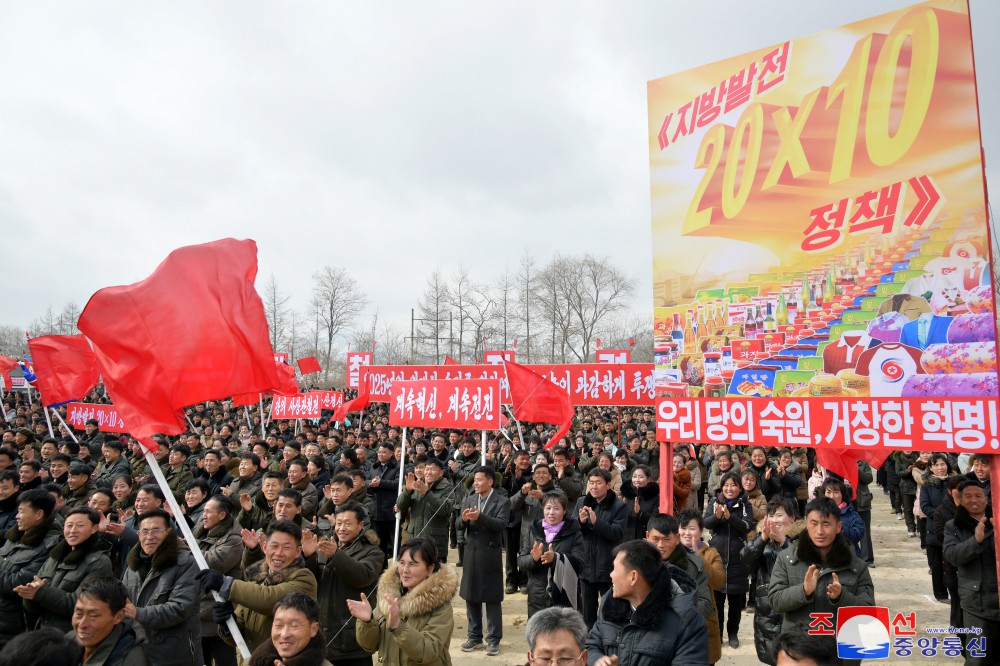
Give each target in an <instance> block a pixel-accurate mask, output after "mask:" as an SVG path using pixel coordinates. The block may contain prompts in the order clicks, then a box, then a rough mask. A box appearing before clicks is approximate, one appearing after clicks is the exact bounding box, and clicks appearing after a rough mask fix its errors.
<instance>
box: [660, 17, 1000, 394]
mask: <svg viewBox="0 0 1000 666" xmlns="http://www.w3.org/2000/svg"><path fill="white" fill-rule="evenodd" d="M648 101H649V150H650V172H651V197H652V229H653V280H654V307H655V317H654V321H655V327H656V330H655V340H656V342H655V344H656V374H657V383H658V385H665V384H666V383H668V382H670V383H671V387H670V388H669V390H667V389H664V391H663V392H662V395H678V396H680V395H685V394H686V395H687V396H688V397H712V398H719V397H722V396H727V397H729V398H737V399H740V398H746V397H801V398H806V397H817V396H831V397H834V396H839V397H842V398H844V397H855V398H859V399H864V401H866V402H868V403H871V402H872V401H873V399H878V400H875V402H879V401H880V400H881V399H895V398H900V397H909V398H931V399H942V400H945V401H948V400H951V399H953V398H963V397H968V398H984V397H991V396H996V395H997V365H996V342H995V340H996V325H995V315H994V310H995V305H994V297H993V291H992V278H991V270H990V265H989V241H988V232H987V217H986V212H985V195H984V182H983V170H982V162H981V148H980V136H979V114H978V106H977V98H976V88H975V76H974V68H973V58H972V44H971V32H970V24H969V13H968V5H967V2H966V1H965V0H932V1H930V2H926V3H923V4H920V5H915V6H913V7H910V8H906V9H902V10H899V11H895V12H891V13H888V14H884V15H881V16H877V17H874V18H871V19H867V20H864V21H859V22H856V23H852V24H850V25H846V26H841V27H839V28H835V29H831V30H828V31H825V32H822V33H819V34H815V35H811V36H808V37H802V38H796V39H790V40H789V41H788V42H786V43H784V44H777V45H773V46H769V47H766V48H762V49H760V50H758V51H754V52H751V53H747V54H745V55H741V56H736V57H733V58H729V59H727V60H723V61H720V62H716V63H712V64H709V65H705V66H703V67H699V68H697V69H694V70H690V71H686V72H682V73H679V74H674V75H671V76H666V77H663V78H661V79H657V80H654V81H651V82H649V84H648ZM718 377H721V378H722V382H721V384H720V382H719V379H718ZM710 378H711V379H710ZM683 384H686V387H685V386H681V385H683ZM678 387H680V388H678ZM678 391H679V392H678Z"/></svg>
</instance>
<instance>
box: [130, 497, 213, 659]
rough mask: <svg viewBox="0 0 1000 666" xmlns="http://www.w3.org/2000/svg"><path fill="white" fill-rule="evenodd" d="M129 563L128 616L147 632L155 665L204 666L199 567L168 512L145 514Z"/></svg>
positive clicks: (155, 510) (160, 511) (160, 510)
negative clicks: (137, 541)
mask: <svg viewBox="0 0 1000 666" xmlns="http://www.w3.org/2000/svg"><path fill="white" fill-rule="evenodd" d="M125 561H126V565H127V566H126V568H125V570H124V572H123V575H122V582H123V583H125V588H126V589H127V590H128V597H129V602H128V603H127V604H126V605H125V616H126V617H129V618H131V619H133V620H136V621H138V622H139V623H140V624H141V625H142V626H143V627H144V628H145V629H146V630H147V634H148V639H149V663H150V666H182V665H184V666H187V665H188V664H201V663H203V662H202V651H201V622H200V620H199V615H198V610H199V604H198V602H199V601H200V599H201V586H200V585H199V583H198V581H197V579H196V578H195V574H196V573H197V572H198V566H197V564H196V563H195V561H194V558H193V557H192V556H191V553H189V552H188V551H186V550H181V548H180V540H179V539H178V538H177V534H175V533H174V530H173V529H171V527H170V515H169V514H167V512H166V511H163V510H162V509H152V510H150V511H147V512H146V513H144V514H142V517H141V519H140V520H139V543H138V544H137V545H136V546H134V547H133V548H132V550H131V551H129V554H128V557H127V558H126V560H125Z"/></svg>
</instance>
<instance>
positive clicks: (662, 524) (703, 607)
mask: <svg viewBox="0 0 1000 666" xmlns="http://www.w3.org/2000/svg"><path fill="white" fill-rule="evenodd" d="M646 541H648V542H649V543H651V544H653V546H654V547H655V548H656V549H657V550H658V551H660V556H661V557H662V558H663V563H664V564H666V565H668V566H672V567H677V568H678V569H680V570H682V571H684V573H686V574H687V575H688V576H690V577H691V578H692V579H693V580H694V582H695V584H696V585H697V586H698V589H697V592H696V593H695V595H694V597H695V605H696V606H697V608H698V612H699V613H701V615H702V617H704V618H705V622H706V623H707V622H709V621H711V619H712V618H716V619H718V614H717V612H716V610H715V598H714V596H713V595H712V590H711V589H710V588H709V586H708V575H707V574H706V573H705V562H704V561H703V560H702V559H701V558H700V557H698V556H697V555H695V554H694V553H692V552H691V551H690V550H688V549H687V548H685V547H684V546H683V545H681V536H680V525H679V524H678V522H677V519H676V518H674V517H673V516H671V515H670V514H669V513H658V514H656V515H654V516H652V517H651V518H650V519H649V523H648V524H647V525H646Z"/></svg>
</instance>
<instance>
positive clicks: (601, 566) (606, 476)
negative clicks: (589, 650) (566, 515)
mask: <svg viewBox="0 0 1000 666" xmlns="http://www.w3.org/2000/svg"><path fill="white" fill-rule="evenodd" d="M574 515H575V516H576V517H577V518H578V519H579V520H580V527H581V528H582V530H583V543H584V555H583V569H582V570H581V571H580V574H579V583H580V598H581V611H582V612H583V620H584V622H586V623H587V626H591V627H592V626H593V625H594V622H596V621H597V603H598V601H599V600H600V598H601V597H602V596H603V595H604V593H605V592H607V591H608V589H609V588H610V587H611V569H612V567H613V565H614V559H613V557H612V549H613V548H614V547H615V546H617V545H618V544H620V543H621V542H622V539H623V538H624V536H625V525H626V521H627V520H628V507H626V506H625V503H624V502H622V501H621V500H620V499H618V497H616V496H615V493H614V491H612V490H611V474H610V473H609V472H608V471H607V470H605V469H601V468H600V467H595V468H594V469H592V470H590V473H589V474H588V475H587V494H586V495H584V496H583V497H581V498H580V499H579V500H577V503H576V510H575V514H574Z"/></svg>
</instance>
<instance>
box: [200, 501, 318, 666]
mask: <svg viewBox="0 0 1000 666" xmlns="http://www.w3.org/2000/svg"><path fill="white" fill-rule="evenodd" d="M243 541H244V543H247V542H248V541H249V542H250V543H247V545H248V546H251V547H254V548H256V547H257V546H258V545H259V546H261V548H262V549H263V551H264V559H263V560H261V561H259V562H255V563H254V564H251V565H248V566H246V567H245V569H244V572H243V578H244V580H236V579H234V578H233V577H231V576H225V575H223V574H221V573H219V572H218V571H215V570H213V569H203V570H202V571H200V572H198V579H199V580H201V581H202V584H203V585H204V588H205V591H206V592H211V591H217V592H218V593H219V595H220V596H221V597H222V598H223V600H224V601H222V602H217V603H216V604H215V606H214V608H213V617H214V619H215V621H216V622H217V623H218V624H219V625H220V627H219V631H220V633H221V634H224V635H227V634H228V630H227V629H226V628H225V624H224V623H225V622H226V620H227V619H228V618H229V617H230V616H234V617H235V618H236V621H237V623H238V624H239V626H240V630H241V631H242V632H243V637H244V638H245V639H246V641H247V645H249V646H250V649H251V650H253V649H254V648H256V647H257V646H258V645H260V644H261V643H263V642H264V641H266V640H267V639H268V638H269V637H270V635H271V622H272V621H273V619H274V616H273V615H272V613H273V612H274V604H275V603H277V602H278V600H279V599H281V598H282V597H284V596H285V595H286V594H290V593H292V592H303V593H305V594H308V595H310V596H312V597H313V598H315V597H316V577H315V576H313V574H312V572H311V571H309V569H307V568H306V566H305V560H304V558H303V557H302V528H300V527H299V526H298V525H296V524H295V523H293V522H291V521H289V520H279V521H276V522H274V523H273V524H272V525H271V526H270V527H268V528H267V534H266V538H265V539H264V541H263V543H259V537H258V536H257V535H256V534H251V535H248V534H247V533H246V532H244V538H243ZM199 663H200V662H199Z"/></svg>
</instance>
